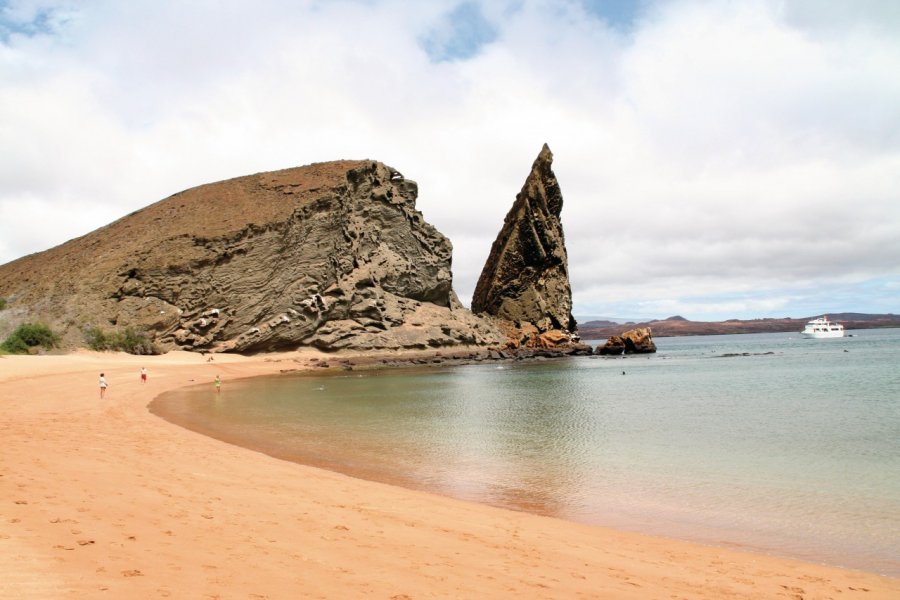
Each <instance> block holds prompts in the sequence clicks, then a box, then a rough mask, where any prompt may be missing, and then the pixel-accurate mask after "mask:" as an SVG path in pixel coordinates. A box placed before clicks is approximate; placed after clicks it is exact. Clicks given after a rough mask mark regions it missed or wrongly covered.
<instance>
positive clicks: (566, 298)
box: [472, 144, 576, 346]
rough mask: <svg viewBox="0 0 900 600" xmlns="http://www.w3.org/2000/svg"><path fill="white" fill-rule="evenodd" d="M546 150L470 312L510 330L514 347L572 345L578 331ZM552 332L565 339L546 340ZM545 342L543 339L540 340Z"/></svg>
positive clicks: (550, 159) (506, 223)
mask: <svg viewBox="0 0 900 600" xmlns="http://www.w3.org/2000/svg"><path fill="white" fill-rule="evenodd" d="M552 163H553V154H552V153H551V152H550V148H548V147H547V145H546V144H544V147H543V149H542V150H541V152H540V154H539V155H538V157H537V159H536V160H535V161H534V164H533V165H532V167H531V173H530V174H529V175H528V178H527V179H526V180H525V185H524V186H523V187H522V191H521V192H519V194H518V195H517V196H516V200H515V202H514V203H513V206H512V208H511V209H510V210H509V213H508V214H507V215H506V219H505V220H504V222H503V227H502V229H501V230H500V233H499V234H498V235H497V239H496V240H495V241H494V244H493V246H492V247H491V253H490V256H489V257H488V260H487V262H486V263H485V265H484V269H483V270H482V272H481V277H479V279H478V284H477V285H476V287H475V294H474V296H473V297H472V311H473V312H475V313H476V314H478V313H485V314H489V315H492V316H494V317H496V318H498V319H500V320H503V321H507V322H508V323H510V324H512V327H513V328H514V329H517V330H518V331H517V332H514V331H510V330H509V328H507V334H508V337H509V338H510V343H511V344H512V345H518V344H525V345H529V346H537V345H540V344H542V343H549V342H548V340H551V339H553V340H560V342H561V343H562V344H568V343H571V337H570V333H574V331H575V328H576V323H575V319H574V318H573V317H572V291H571V287H570V285H569V271H568V259H567V256H566V245H565V237H564V236H563V229H562V223H561V221H560V213H561V211H562V204H563V198H562V192H561V191H560V188H559V184H558V183H557V181H556V176H555V175H554V174H553V170H552V169H551V166H552ZM550 331H556V332H561V333H563V334H565V336H566V337H565V339H564V340H563V338H561V337H559V336H549V337H548V336H544V335H543V334H546V333H547V332H550ZM542 336H543V337H542Z"/></svg>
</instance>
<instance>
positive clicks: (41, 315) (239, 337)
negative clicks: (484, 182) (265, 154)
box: [0, 161, 504, 351]
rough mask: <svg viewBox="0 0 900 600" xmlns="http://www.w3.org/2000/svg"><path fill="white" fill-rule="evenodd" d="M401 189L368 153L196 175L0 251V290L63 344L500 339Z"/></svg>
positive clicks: (200, 345)
mask: <svg viewBox="0 0 900 600" xmlns="http://www.w3.org/2000/svg"><path fill="white" fill-rule="evenodd" d="M417 195H418V188H417V186H416V183H415V182H414V181H411V180H408V179H405V178H404V177H403V176H402V175H401V174H400V173H398V172H397V171H396V170H394V169H392V168H390V167H388V166H386V165H384V164H382V163H379V162H374V161H335V162H330V163H320V164H314V165H309V166H306V167H299V168H294V169H286V170H283V171H275V172H271V173H261V174H257V175H251V176H247V177H239V178H237V179H232V180H229V181H223V182H219V183H213V184H209V185H204V186H200V187H197V188H194V189H191V190H187V191H185V192H181V193H179V194H175V195H174V196H171V197H169V198H167V199H165V200H162V201H160V202H157V203H156V204H153V205H150V206H148V207H147V208H144V209H142V210H139V211H137V212H135V213H132V214H130V215H128V216H126V217H124V218H122V219H120V220H118V221H116V222H114V223H112V224H110V225H107V226H105V227H103V228H101V229H98V230H96V231H94V232H92V233H89V234H88V235H85V236H83V237H81V238H77V239H75V240H71V241H69V242H67V243H65V244H63V245H61V246H58V247H56V248H53V249H51V250H48V251H46V252H42V253H39V254H34V255H31V256H27V257H24V258H22V259H19V260H17V261H14V262H12V263H9V264H7V265H3V266H2V267H0V297H4V298H7V299H8V300H9V302H10V306H11V307H13V308H15V309H17V310H19V311H20V312H21V316H22V319H23V320H24V319H26V318H28V319H41V320H44V321H46V322H48V323H49V324H51V325H52V326H54V327H55V328H62V329H63V331H64V332H65V334H66V338H65V339H66V340H67V341H68V343H69V344H68V345H70V346H71V345H83V339H82V336H83V332H84V331H85V330H86V329H88V328H90V327H98V328H100V329H104V330H113V329H119V330H121V329H123V328H126V327H130V328H133V329H135V330H137V331H139V332H141V333H145V334H147V335H148V336H149V337H150V339H151V340H153V341H154V342H156V343H157V344H159V345H161V346H162V347H163V348H164V349H171V348H183V349H187V350H212V351H221V350H235V351H258V350H273V349H279V348H290V347H296V346H298V345H313V346H316V347H319V348H321V349H325V350H336V349H341V348H352V349H357V350H369V349H380V348H383V349H396V348H416V349H425V348H429V347H442V346H454V345H497V344H500V343H502V341H503V339H504V338H503V337H502V335H501V334H500V333H499V331H497V330H496V329H495V328H494V327H493V326H491V325H490V324H488V323H486V322H485V321H484V320H483V319H479V318H478V317H476V316H474V315H473V314H472V313H470V312H469V311H467V310H465V309H464V308H463V307H462V306H461V304H460V303H459V301H458V300H457V298H456V296H455V294H454V292H453V290H452V286H451V284H452V276H451V272H450V261H451V253H452V246H451V244H450V242H449V240H447V238H445V237H444V236H443V235H441V233H439V232H438V231H437V230H436V229H435V228H434V227H432V226H431V225H429V224H428V223H426V222H425V220H424V219H423V218H422V215H421V213H419V212H418V211H417V210H416V208H415V202H416V197H417Z"/></svg>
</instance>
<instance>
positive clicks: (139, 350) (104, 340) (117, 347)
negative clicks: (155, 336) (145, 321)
mask: <svg viewBox="0 0 900 600" xmlns="http://www.w3.org/2000/svg"><path fill="white" fill-rule="evenodd" d="M84 338H85V342H86V343H87V346H88V348H90V349H91V350H98V351H121V352H127V353H128V354H160V350H159V348H157V347H156V345H155V344H153V342H152V341H151V340H150V338H149V336H147V334H145V333H143V332H141V331H136V330H135V329H133V328H131V327H127V328H125V329H124V330H122V331H104V330H102V329H100V328H99V327H91V328H89V329H88V330H87V331H85V333H84Z"/></svg>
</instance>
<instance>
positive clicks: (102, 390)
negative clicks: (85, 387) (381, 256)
mask: <svg viewBox="0 0 900 600" xmlns="http://www.w3.org/2000/svg"><path fill="white" fill-rule="evenodd" d="M107 387H109V384H108V383H106V377H104V376H103V373H100V399H101V400H102V399H103V398H106V388H107Z"/></svg>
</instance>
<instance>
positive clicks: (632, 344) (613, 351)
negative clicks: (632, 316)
mask: <svg viewBox="0 0 900 600" xmlns="http://www.w3.org/2000/svg"><path fill="white" fill-rule="evenodd" d="M653 352H656V344H655V343H654V342H653V335H652V332H651V331H650V328H649V327H638V328H637V329H631V330H629V331H626V332H625V333H623V334H621V335H611V336H609V338H608V339H607V340H606V343H605V344H604V345H602V346H598V347H597V350H596V351H595V354H606V355H618V354H650V353H653Z"/></svg>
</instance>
